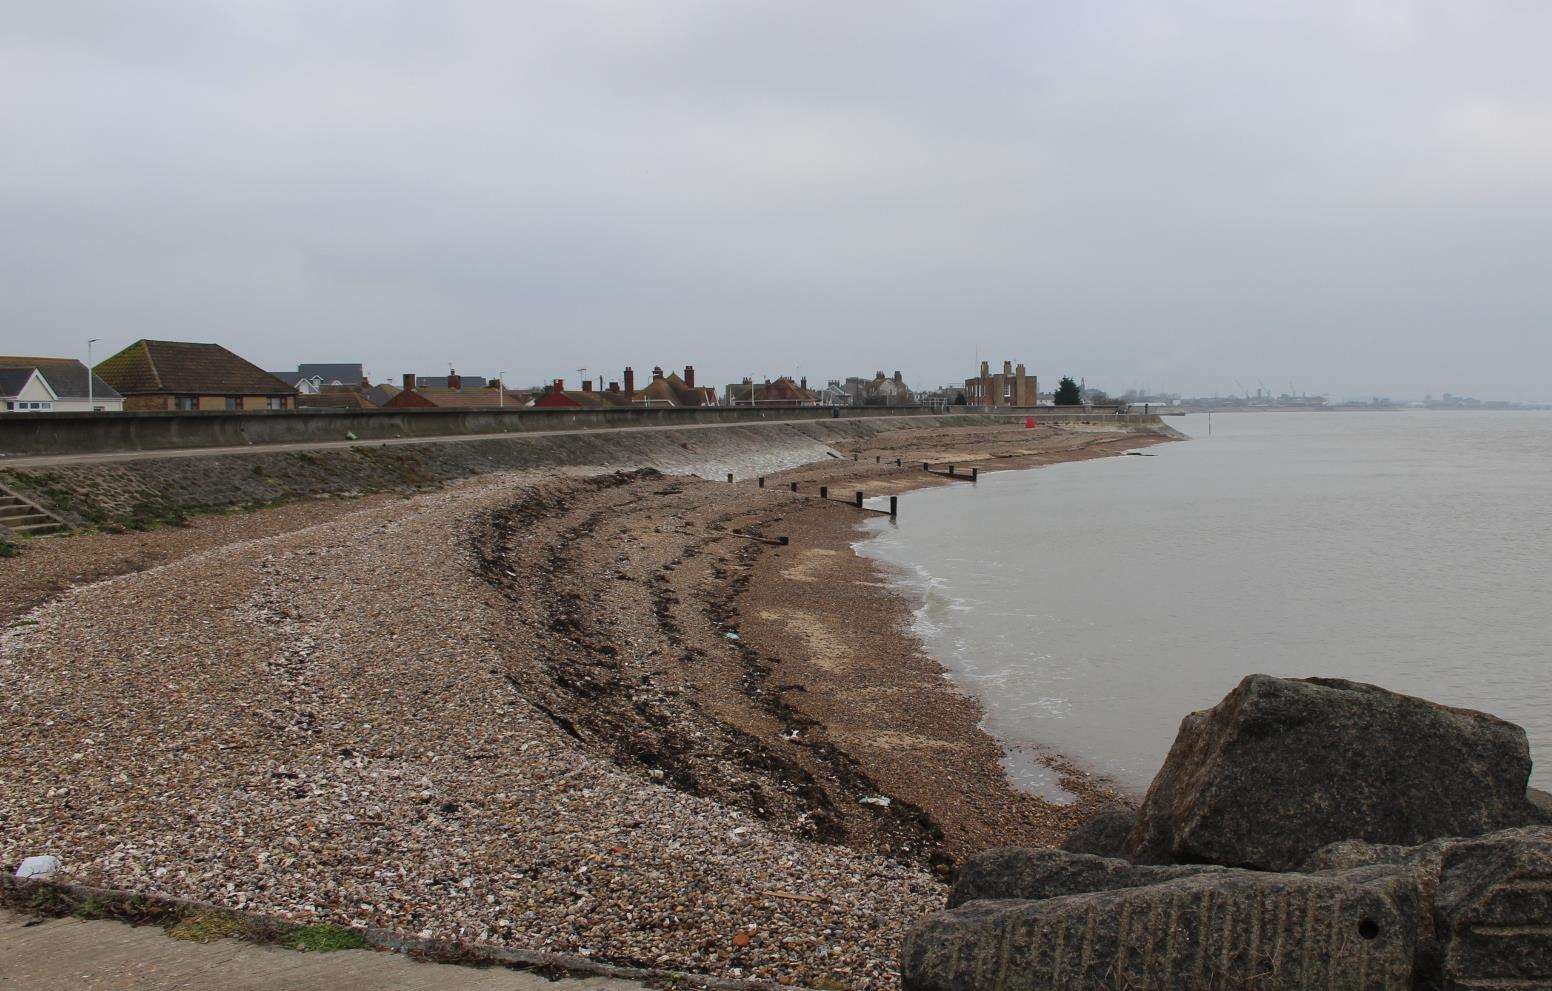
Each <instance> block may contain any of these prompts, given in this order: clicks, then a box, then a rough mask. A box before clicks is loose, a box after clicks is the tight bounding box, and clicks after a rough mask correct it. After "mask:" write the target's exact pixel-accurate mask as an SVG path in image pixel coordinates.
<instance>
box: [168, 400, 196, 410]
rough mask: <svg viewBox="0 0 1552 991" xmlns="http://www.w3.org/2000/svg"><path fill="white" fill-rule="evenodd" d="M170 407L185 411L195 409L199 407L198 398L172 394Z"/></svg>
mask: <svg viewBox="0 0 1552 991" xmlns="http://www.w3.org/2000/svg"><path fill="white" fill-rule="evenodd" d="M172 408H173V409H177V410H185V411H190V410H196V409H199V400H198V399H197V398H196V397H194V396H174V397H172Z"/></svg>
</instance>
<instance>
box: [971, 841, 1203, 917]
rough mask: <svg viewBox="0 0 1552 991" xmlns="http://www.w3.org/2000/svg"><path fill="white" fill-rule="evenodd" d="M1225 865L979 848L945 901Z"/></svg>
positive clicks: (1028, 897)
mask: <svg viewBox="0 0 1552 991" xmlns="http://www.w3.org/2000/svg"><path fill="white" fill-rule="evenodd" d="M1229 870H1230V868H1228V867H1212V866H1207V865H1203V866H1193V865H1175V866H1161V867H1154V866H1151V865H1146V864H1132V863H1129V862H1127V861H1125V860H1115V859H1111V858H1107V857H1091V856H1089V855H1088V854H1084V853H1068V852H1066V851H1065V850H1055V849H1052V848H1050V847H1017V846H1005V847H997V848H995V849H992V850H982V851H981V852H980V853H977V854H974V855H973V856H970V857H968V858H966V860H965V862H964V863H963V864H961V865H960V867H959V873H958V874H957V875H956V876H955V877H954V887H953V889H952V890H950V891H949V895H948V907H949V908H958V907H959V906H961V905H963V904H964V903H965V902H973V901H979V900H982V899H987V898H1016V899H1020V900H1023V901H1037V900H1039V899H1042V898H1058V897H1060V896H1062V895H1076V894H1084V893H1086V892H1090V891H1111V890H1114V889H1116V888H1138V887H1142V886H1144V885H1149V884H1158V883H1159V882H1161V881H1173V880H1174V879H1175V878H1178V877H1192V876H1194V875H1197V874H1221V873H1224V872H1226V871H1229Z"/></svg>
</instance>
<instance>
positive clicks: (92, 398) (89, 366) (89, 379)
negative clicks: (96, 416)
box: [86, 337, 102, 413]
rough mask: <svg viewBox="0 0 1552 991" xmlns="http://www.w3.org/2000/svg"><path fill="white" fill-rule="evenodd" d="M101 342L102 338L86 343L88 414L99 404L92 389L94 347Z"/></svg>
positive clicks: (95, 338) (94, 338)
mask: <svg viewBox="0 0 1552 991" xmlns="http://www.w3.org/2000/svg"><path fill="white" fill-rule="evenodd" d="M100 340H102V338H100V337H93V338H92V339H90V340H88V341H87V342H86V411H87V412H88V413H91V412H93V407H95V406H96V404H97V397H96V394H95V392H94V390H93V389H92V345H93V344H96V343H97V342H98V341H100Z"/></svg>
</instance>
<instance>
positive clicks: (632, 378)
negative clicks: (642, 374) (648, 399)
mask: <svg viewBox="0 0 1552 991" xmlns="http://www.w3.org/2000/svg"><path fill="white" fill-rule="evenodd" d="M625 398H626V400H627V401H629V400H631V399H634V398H636V373H635V372H634V371H632V370H631V366H629V365H626V366H625Z"/></svg>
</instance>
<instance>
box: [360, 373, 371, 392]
mask: <svg viewBox="0 0 1552 991" xmlns="http://www.w3.org/2000/svg"><path fill="white" fill-rule="evenodd" d="M371 387H372V377H371V376H370V375H368V374H366V373H365V372H362V373H361V388H363V389H370V388H371Z"/></svg>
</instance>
